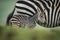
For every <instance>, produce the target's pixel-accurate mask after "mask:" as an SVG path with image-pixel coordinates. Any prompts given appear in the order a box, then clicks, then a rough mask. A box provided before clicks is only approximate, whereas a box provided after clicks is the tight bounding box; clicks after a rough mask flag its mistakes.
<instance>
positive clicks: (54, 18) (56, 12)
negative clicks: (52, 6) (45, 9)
mask: <svg viewBox="0 0 60 40" xmlns="http://www.w3.org/2000/svg"><path fill="white" fill-rule="evenodd" d="M59 6H60V4H59V5H58V6H57V8H56V11H55V16H54V17H55V18H56V14H57V10H58V8H59ZM55 18H54V23H55ZM56 21H57V20H56Z"/></svg>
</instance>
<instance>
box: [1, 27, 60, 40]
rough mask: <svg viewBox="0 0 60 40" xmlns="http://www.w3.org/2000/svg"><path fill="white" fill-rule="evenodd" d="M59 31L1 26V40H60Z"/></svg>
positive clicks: (55, 29) (57, 29)
mask: <svg viewBox="0 0 60 40" xmlns="http://www.w3.org/2000/svg"><path fill="white" fill-rule="evenodd" d="M59 29H60V28H51V29H50V28H33V29H29V28H19V27H10V26H0V40H60V30H59Z"/></svg>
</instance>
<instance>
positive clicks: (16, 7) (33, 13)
mask: <svg viewBox="0 0 60 40" xmlns="http://www.w3.org/2000/svg"><path fill="white" fill-rule="evenodd" d="M16 8H18V9H23V10H26V11H28V12H31V14H33V15H34V14H35V13H34V12H32V11H31V10H29V9H27V8H24V7H19V6H16Z"/></svg>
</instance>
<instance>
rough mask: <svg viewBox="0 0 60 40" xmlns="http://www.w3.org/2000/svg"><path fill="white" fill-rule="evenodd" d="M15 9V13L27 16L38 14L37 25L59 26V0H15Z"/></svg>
mask: <svg viewBox="0 0 60 40" xmlns="http://www.w3.org/2000/svg"><path fill="white" fill-rule="evenodd" d="M15 10H16V12H17V15H24V16H27V17H28V18H31V17H34V15H36V14H38V15H37V16H38V17H37V18H36V19H37V23H38V24H39V25H43V26H45V25H47V27H55V26H60V0H19V1H17V2H16V5H15ZM13 15H14V14H13ZM12 18H13V17H12ZM34 18H35V17H34ZM36 19H35V20H36ZM32 20H33V19H32ZM42 20H43V21H42ZM30 21H31V20H30Z"/></svg>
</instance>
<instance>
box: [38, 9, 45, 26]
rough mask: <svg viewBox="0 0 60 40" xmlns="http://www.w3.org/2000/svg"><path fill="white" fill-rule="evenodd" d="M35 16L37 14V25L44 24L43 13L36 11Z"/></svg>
mask: <svg viewBox="0 0 60 40" xmlns="http://www.w3.org/2000/svg"><path fill="white" fill-rule="evenodd" d="M37 14H38V21H37V23H38V24H39V25H41V24H46V18H45V14H44V11H41V10H39V9H37Z"/></svg>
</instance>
